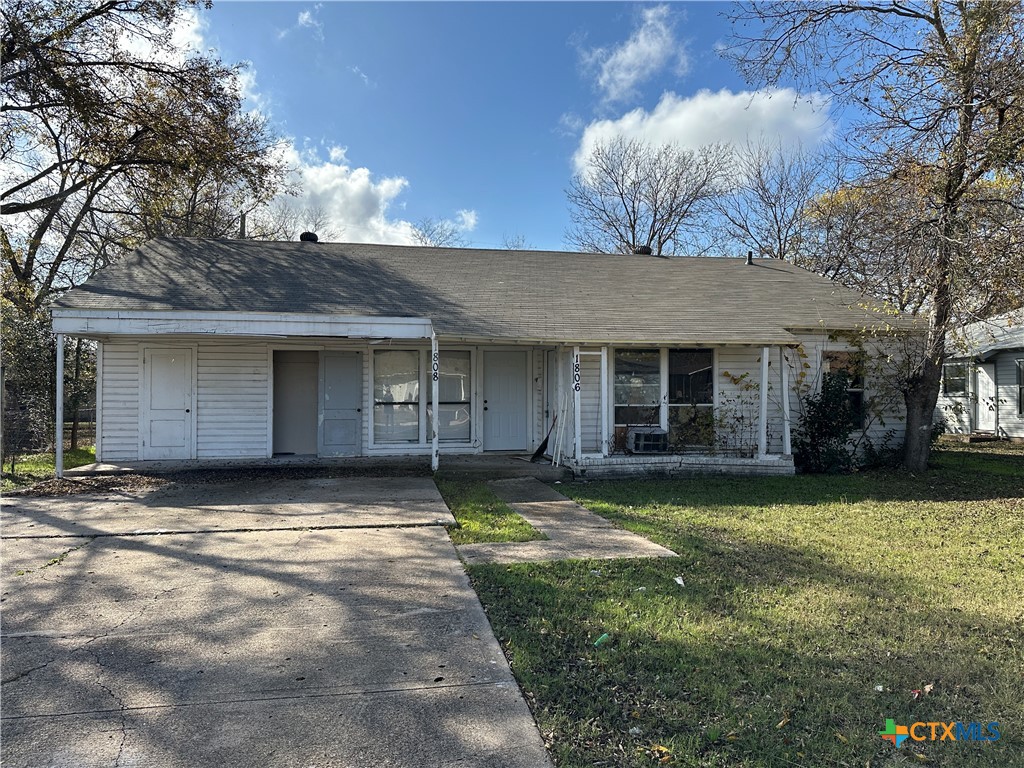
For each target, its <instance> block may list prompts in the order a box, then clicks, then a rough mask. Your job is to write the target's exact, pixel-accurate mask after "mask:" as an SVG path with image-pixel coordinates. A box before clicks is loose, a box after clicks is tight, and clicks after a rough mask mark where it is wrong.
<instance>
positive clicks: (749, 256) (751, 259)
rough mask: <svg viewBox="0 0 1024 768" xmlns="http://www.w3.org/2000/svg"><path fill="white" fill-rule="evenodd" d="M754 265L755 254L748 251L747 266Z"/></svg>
mask: <svg viewBox="0 0 1024 768" xmlns="http://www.w3.org/2000/svg"><path fill="white" fill-rule="evenodd" d="M753 263H754V252H753V251H747V264H753Z"/></svg>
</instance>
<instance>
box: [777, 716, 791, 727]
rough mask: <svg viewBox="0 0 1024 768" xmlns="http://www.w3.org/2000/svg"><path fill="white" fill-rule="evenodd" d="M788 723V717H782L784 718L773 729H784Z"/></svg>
mask: <svg viewBox="0 0 1024 768" xmlns="http://www.w3.org/2000/svg"><path fill="white" fill-rule="evenodd" d="M788 723H789V717H784V718H782V719H781V720H780V721H779V722H778V724H777V725H776V726H775V727H776V728H784V727H785V726H786V725H787V724H788Z"/></svg>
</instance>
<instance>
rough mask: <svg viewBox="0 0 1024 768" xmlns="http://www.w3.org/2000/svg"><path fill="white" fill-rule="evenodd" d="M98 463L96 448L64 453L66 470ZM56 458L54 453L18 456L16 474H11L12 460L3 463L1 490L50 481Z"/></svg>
mask: <svg viewBox="0 0 1024 768" xmlns="http://www.w3.org/2000/svg"><path fill="white" fill-rule="evenodd" d="M94 461H96V448H95V446H91V445H90V446H88V447H86V448H76V449H74V450H66V451H64V468H65V469H71V468H72V467H80V466H82V465H83V464H92V463H93V462H94ZM54 466H55V465H54V458H53V454H52V453H32V454H26V455H25V456H18V457H17V459H16V460H15V462H14V473H13V474H11V471H10V470H11V462H10V459H5V460H4V463H3V480H2V485H0V490H4V491H13V490H14V489H15V488H21V487H23V486H26V485H32V484H33V483H38V482H39V481H41V480H48V479H50V478H52V477H53V476H54Z"/></svg>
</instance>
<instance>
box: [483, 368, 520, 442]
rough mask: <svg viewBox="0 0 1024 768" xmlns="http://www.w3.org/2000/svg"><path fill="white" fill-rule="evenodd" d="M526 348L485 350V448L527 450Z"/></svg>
mask: <svg viewBox="0 0 1024 768" xmlns="http://www.w3.org/2000/svg"><path fill="white" fill-rule="evenodd" d="M526 360H527V353H526V352H525V351H523V352H520V351H512V352H487V351H485V352H484V392H483V395H484V403H483V407H484V420H483V424H484V450H485V451H525V450H526V443H527V436H526V433H527V407H526V406H527V383H526Z"/></svg>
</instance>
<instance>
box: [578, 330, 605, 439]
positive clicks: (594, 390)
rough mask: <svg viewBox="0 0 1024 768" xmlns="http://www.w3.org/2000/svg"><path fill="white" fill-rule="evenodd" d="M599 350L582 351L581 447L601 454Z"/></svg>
mask: <svg viewBox="0 0 1024 768" xmlns="http://www.w3.org/2000/svg"><path fill="white" fill-rule="evenodd" d="M594 352H600V349H597V348H588V349H581V350H580V446H581V448H582V450H583V453H600V452H601V443H602V440H601V432H602V430H601V356H600V354H585V353H594Z"/></svg>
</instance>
